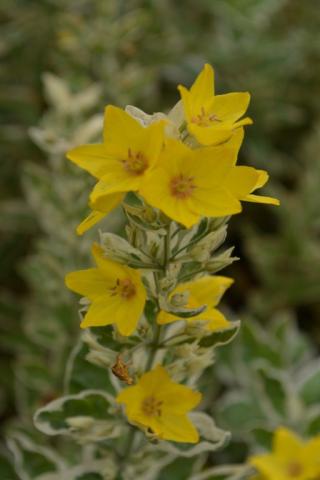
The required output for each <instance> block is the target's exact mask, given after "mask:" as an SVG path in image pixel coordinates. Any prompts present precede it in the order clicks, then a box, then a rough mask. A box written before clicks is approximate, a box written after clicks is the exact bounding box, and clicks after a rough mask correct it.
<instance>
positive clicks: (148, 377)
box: [139, 365, 171, 393]
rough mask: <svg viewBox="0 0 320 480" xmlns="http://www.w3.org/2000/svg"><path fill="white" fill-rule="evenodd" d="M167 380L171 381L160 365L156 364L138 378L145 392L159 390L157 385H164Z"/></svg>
mask: <svg viewBox="0 0 320 480" xmlns="http://www.w3.org/2000/svg"><path fill="white" fill-rule="evenodd" d="M168 382H171V379H170V377H169V375H168V373H167V371H166V369H165V368H163V367H162V366H161V365H157V366H156V367H155V368H154V369H153V370H150V371H149V372H146V373H144V374H143V375H142V377H141V378H140V379H139V384H140V385H141V388H143V389H144V390H145V391H146V392H147V393H153V392H155V391H156V392H157V391H158V390H159V385H162V386H163V385H166V384H167V383H168Z"/></svg>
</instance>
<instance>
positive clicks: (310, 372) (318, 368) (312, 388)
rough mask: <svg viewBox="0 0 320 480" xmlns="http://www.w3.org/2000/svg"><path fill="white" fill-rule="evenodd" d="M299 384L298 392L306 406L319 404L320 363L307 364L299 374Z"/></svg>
mask: <svg viewBox="0 0 320 480" xmlns="http://www.w3.org/2000/svg"><path fill="white" fill-rule="evenodd" d="M300 376H301V379H302V381H301V383H300V385H299V387H298V392H299V395H300V397H301V399H302V400H303V401H304V402H305V403H306V405H312V404H319V401H320V362H319V361H315V362H314V363H313V364H309V365H308V366H307V367H306V369H305V370H304V371H303V372H301V375H300Z"/></svg>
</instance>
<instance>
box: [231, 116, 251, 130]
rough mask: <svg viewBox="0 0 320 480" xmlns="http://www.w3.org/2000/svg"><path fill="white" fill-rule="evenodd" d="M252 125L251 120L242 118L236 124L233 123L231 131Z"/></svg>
mask: <svg viewBox="0 0 320 480" xmlns="http://www.w3.org/2000/svg"><path fill="white" fill-rule="evenodd" d="M252 124H253V120H252V118H250V117H245V118H242V119H241V120H238V122H235V123H234V124H233V129H235V128H239V127H244V126H245V125H252Z"/></svg>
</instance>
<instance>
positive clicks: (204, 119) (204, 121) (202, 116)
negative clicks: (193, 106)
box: [191, 107, 221, 127]
mask: <svg viewBox="0 0 320 480" xmlns="http://www.w3.org/2000/svg"><path fill="white" fill-rule="evenodd" d="M191 122H192V123H195V124H196V125H199V127H210V125H211V123H213V122H221V120H220V119H219V117H217V115H215V114H214V113H210V114H209V113H206V111H205V109H204V107H201V111H200V113H199V114H198V115H195V116H194V117H192V118H191Z"/></svg>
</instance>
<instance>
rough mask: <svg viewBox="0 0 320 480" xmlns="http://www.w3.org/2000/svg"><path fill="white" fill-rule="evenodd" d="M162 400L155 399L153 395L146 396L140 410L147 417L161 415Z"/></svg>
mask: <svg viewBox="0 0 320 480" xmlns="http://www.w3.org/2000/svg"><path fill="white" fill-rule="evenodd" d="M162 404H163V402H162V401H161V400H157V399H156V398H155V397H154V396H153V395H151V396H150V397H146V398H145V399H144V400H143V402H142V406H141V408H142V411H143V413H144V414H145V415H147V416H148V417H161V407H162Z"/></svg>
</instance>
